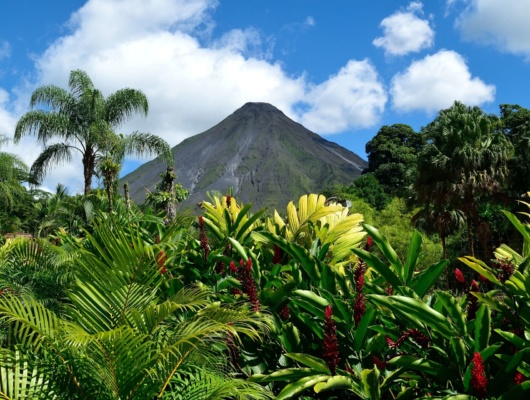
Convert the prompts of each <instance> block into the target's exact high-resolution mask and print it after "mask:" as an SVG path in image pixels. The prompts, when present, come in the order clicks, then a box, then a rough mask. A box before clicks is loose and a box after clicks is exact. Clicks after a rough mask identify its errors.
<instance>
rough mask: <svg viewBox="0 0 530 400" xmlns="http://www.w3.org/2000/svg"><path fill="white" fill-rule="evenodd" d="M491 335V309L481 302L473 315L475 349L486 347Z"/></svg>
mask: <svg viewBox="0 0 530 400" xmlns="http://www.w3.org/2000/svg"><path fill="white" fill-rule="evenodd" d="M490 335H491V310H490V309H489V307H487V306H486V305H485V304H482V305H481V306H480V307H479V309H478V311H477V316H476V317H475V351H482V350H484V349H485V348H486V347H488V344H489V341H490Z"/></svg>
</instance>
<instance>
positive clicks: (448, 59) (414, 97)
mask: <svg viewBox="0 0 530 400" xmlns="http://www.w3.org/2000/svg"><path fill="white" fill-rule="evenodd" d="M390 93H391V96H392V105H393V107H394V108H395V109H397V110H400V111H414V110H420V111H425V112H427V113H433V112H436V111H438V110H440V109H443V108H447V107H449V106H450V105H451V104H452V103H453V102H454V101H455V100H459V101H461V102H463V103H466V104H469V105H480V104H483V103H486V102H491V101H493V99H494V97H495V86H494V85H488V84H486V83H484V82H483V81H482V80H481V79H480V78H477V77H472V76H471V73H470V71H469V68H468V66H467V64H466V62H465V60H464V59H463V57H462V56H461V55H460V54H458V53H456V52H454V51H449V50H441V51H439V52H437V53H435V54H433V55H429V56H427V57H425V58H423V59H422V60H418V61H414V62H413V63H412V64H411V65H410V66H409V67H408V68H407V70H406V71H405V72H403V73H400V74H397V75H396V76H394V78H393V79H392V83H391V88H390Z"/></svg>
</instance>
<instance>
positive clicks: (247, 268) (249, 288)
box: [237, 258, 260, 311]
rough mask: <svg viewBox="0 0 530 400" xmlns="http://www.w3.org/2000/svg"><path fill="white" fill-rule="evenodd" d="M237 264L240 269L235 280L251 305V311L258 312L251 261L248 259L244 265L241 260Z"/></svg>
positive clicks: (256, 291)
mask: <svg viewBox="0 0 530 400" xmlns="http://www.w3.org/2000/svg"><path fill="white" fill-rule="evenodd" d="M239 264H240V265H241V268H240V271H239V274H238V277H237V279H239V281H240V282H241V285H242V286H243V293H245V294H246V295H247V296H248V299H249V301H250V304H251V305H252V310H253V311H259V309H260V305H259V298H258V289H257V287H256V282H255V281H254V277H253V276H252V259H251V258H249V259H248V260H247V263H246V265H245V262H244V261H243V260H241V261H240V262H239Z"/></svg>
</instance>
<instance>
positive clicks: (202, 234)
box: [199, 215, 210, 262]
mask: <svg viewBox="0 0 530 400" xmlns="http://www.w3.org/2000/svg"><path fill="white" fill-rule="evenodd" d="M199 240H200V243H201V248H202V251H203V252H204V262H206V260H207V259H208V255H209V254H210V245H209V244H208V236H206V227H205V226H204V218H203V217H202V215H200V216H199Z"/></svg>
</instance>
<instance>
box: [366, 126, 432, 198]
mask: <svg viewBox="0 0 530 400" xmlns="http://www.w3.org/2000/svg"><path fill="white" fill-rule="evenodd" d="M423 145H424V140H423V137H422V136H421V135H420V134H418V133H416V132H415V131H414V130H413V129H412V128H411V127H410V126H409V125H405V124H394V125H392V126H388V125H385V126H383V127H382V128H381V129H380V130H379V132H377V134H376V135H375V136H374V138H373V139H372V140H370V141H369V142H368V143H367V144H366V154H367V155H368V168H367V169H366V170H365V172H372V173H373V174H374V176H375V177H376V178H377V180H378V181H379V182H380V183H381V185H383V188H384V189H385V192H386V193H388V194H390V195H392V196H395V195H401V196H403V195H404V194H405V193H406V192H407V188H408V187H409V186H410V185H412V183H413V171H414V168H415V163H416V156H417V154H418V152H419V151H420V150H421V149H422V148H423Z"/></svg>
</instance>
